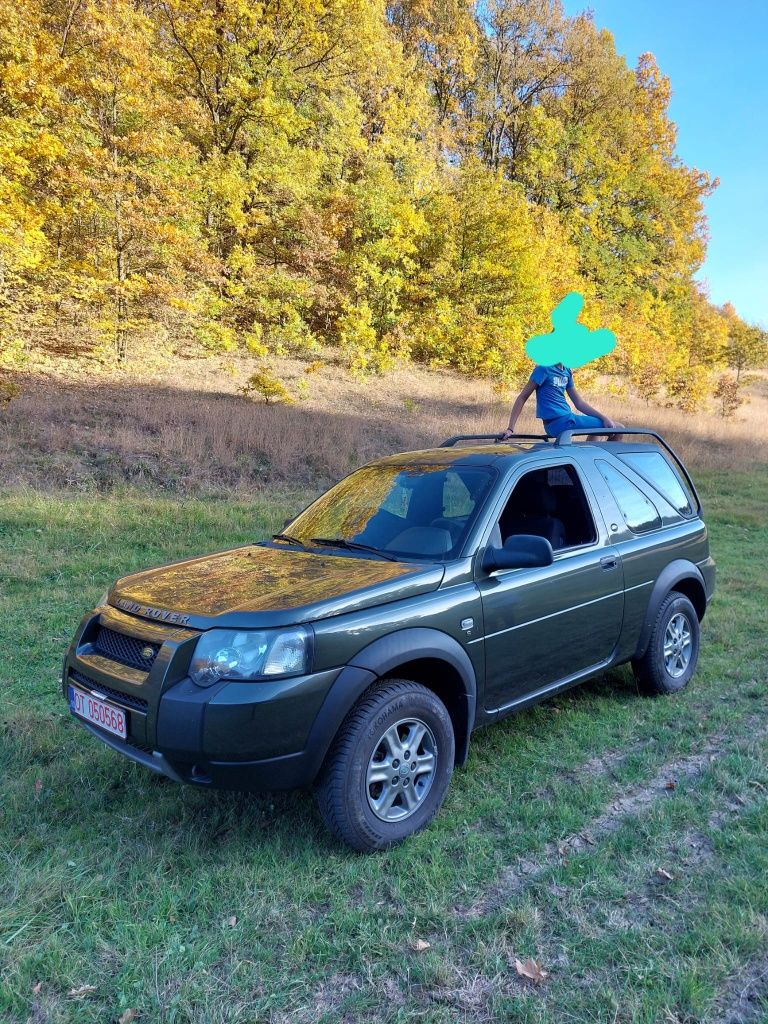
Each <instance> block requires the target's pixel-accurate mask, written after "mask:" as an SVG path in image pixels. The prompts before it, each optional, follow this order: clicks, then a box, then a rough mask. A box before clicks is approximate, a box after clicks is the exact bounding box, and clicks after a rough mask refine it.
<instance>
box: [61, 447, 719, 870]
mask: <svg viewBox="0 0 768 1024" xmlns="http://www.w3.org/2000/svg"><path fill="white" fill-rule="evenodd" d="M574 433H576V432H574V431H566V432H565V433H564V434H562V435H561V436H560V437H559V438H558V439H557V440H556V441H552V440H548V439H547V438H545V437H539V436H532V435H516V436H515V437H514V438H512V439H511V440H510V441H509V442H505V443H502V444H499V443H496V444H493V443H489V442H492V441H494V440H495V439H494V438H493V437H492V436H491V437H486V436H480V437H478V436H470V437H465V436H462V437H457V438H451V439H450V440H449V441H446V442H445V443H444V444H443V445H442V446H441V447H440V448H436V449H430V450H428V451H420V452H409V453H406V454H402V455H393V456H391V457H389V458H386V459H381V460H380V461H378V462H374V463H371V464H370V465H368V466H364V467H363V468H362V469H358V470H357V471H356V472H354V473H352V474H350V475H349V476H348V477H346V478H345V479H344V480H342V481H341V482H340V483H338V484H337V485H336V486H335V487H332V488H331V489H330V490H329V491H327V492H326V493H325V494H323V495H322V496H321V497H319V498H318V499H317V500H316V501H314V502H313V503H312V504H311V505H309V507H308V508H306V509H305V510H304V511H303V512H302V513H301V514H300V515H298V516H297V517H296V518H295V519H294V520H293V521H292V522H291V523H290V525H288V524H286V526H285V527H284V532H282V533H279V534H276V535H275V536H273V537H272V538H271V539H270V540H268V541H264V542H262V543H260V544H249V545H246V546H245V547H239V548H235V549H233V550H229V551H223V552H221V553H219V554H214V555H205V556H203V557H200V558H193V559H189V560H186V561H183V562H177V563H175V564H173V565H166V566H162V567H160V568H157V569H149V570H147V571H145V572H139V573H136V574H134V575H132V576H126V577H124V578H123V579H121V580H118V582H117V583H116V584H115V585H114V587H113V588H112V589H111V591H110V592H109V594H108V595H107V594H105V595H104V599H103V601H102V602H101V603H100V604H99V606H98V607H97V608H96V609H94V610H93V611H92V612H89V613H88V614H87V615H86V616H85V617H84V619H83V620H82V622H81V623H80V627H79V629H78V630H77V633H76V635H75V638H74V640H73V641H72V644H71V646H70V648H69V650H68V652H67V655H66V658H65V662H64V677H63V689H64V694H65V696H66V697H67V699H68V701H69V706H70V709H71V711H72V713H73V715H75V716H76V717H77V719H78V720H79V721H80V722H81V724H82V725H83V726H84V727H85V728H86V729H88V730H89V731H90V732H91V733H93V735H94V736H96V737H98V738H99V739H100V740H101V741H102V742H104V743H106V744H107V745H108V746H110V747H112V748H113V749H114V750H117V751H119V752H120V753H121V754H123V755H124V756H126V757H128V758H130V759H131V760H133V761H137V762H138V763H139V764H143V765H145V766H146V767H147V768H149V769H151V770H152V771H154V772H158V773H161V774H163V775H166V776H168V777H169V778H171V779H174V780H176V781H177V782H186V783H190V784H192V785H195V786H200V787H223V788H229V789H249V790H261V789H286V788H293V787H299V786H314V787H315V789H316V792H317V796H318V802H319V806H320V810H321V812H322V815H323V817H324V819H325V821H326V822H327V824H328V825H329V827H330V828H331V829H332V831H333V832H334V833H335V834H336V835H337V836H339V837H340V838H342V839H343V840H345V841H346V842H347V843H349V844H350V845H351V846H353V847H355V848H356V849H358V850H364V851H368V850H378V849H382V848H385V847H388V846H391V845H392V844H394V843H397V842H399V841H401V840H402V839H404V838H406V836H409V835H411V834H412V833H413V832H416V831H417V830H418V829H421V828H423V827H424V826H425V825H426V824H427V823H428V822H429V821H430V820H431V819H432V817H433V816H434V815H435V813H436V812H437V810H438V808H439V807H440V805H441V803H442V801H443V799H444V797H445V794H446V791H447V789H448V784H449V782H450V778H451V774H452V772H453V769H454V767H455V766H456V765H461V764H463V763H464V761H465V760H466V758H467V751H468V747H469V739H470V736H471V734H472V732H473V730H474V729H477V728H478V727H479V726H481V725H486V724H488V723H490V722H493V721H495V720H497V719H499V718H502V717H503V716H504V715H507V714H509V713H510V712H513V711H517V710H519V709H520V708H524V707H526V706H527V705H529V704H533V703H535V702H536V701H541V700H544V699H546V698H548V697H551V696H553V695H554V694H556V693H559V692H560V691H561V690H565V689H566V688H567V687H569V686H573V685H574V684H575V683H578V682H581V681H582V680H584V679H586V678H587V677H589V676H593V675H595V673H598V672H601V671H603V670H604V669H606V668H609V667H612V666H614V665H620V664H622V663H624V662H631V663H632V665H633V667H634V670H635V673H636V675H637V678H638V681H639V684H640V685H641V687H642V688H643V689H644V690H646V691H649V692H653V693H672V692H675V691H677V690H681V689H682V688H683V687H684V686H685V685H686V684H687V683H688V681H689V679H690V678H691V676H692V675H693V672H694V670H695V668H696V662H697V658H698V653H699V623H700V621H701V619H702V617H703V615H704V612H705V610H706V607H707V604H708V602H709V600H710V598H711V597H712V592H713V589H714V582H715V567H714V563H713V561H712V558H711V557H710V554H709V545H708V541H707V528H706V526H705V525H704V523H703V521H702V518H701V504H700V502H699V499H698V497H697V494H696V490H695V488H694V486H693V484H692V482H691V480H690V477H689V475H688V473H687V472H686V470H685V468H684V467H683V465H682V463H681V462H680V460H679V459H678V458H677V457H676V456H675V455H674V453H673V452H672V450H671V449H670V448H669V447H668V446H667V445H666V443H665V442H664V441H663V440H662V438H661V437H659V435H658V434H654V433H653V432H652V431H648V430H634V431H630V430H626V431H624V432H623V433H622V438H623V440H621V441H619V440H603V439H602V435H604V434H605V431H604V430H603V431H599V430H598V431H592V432H591V434H592V435H600V436H599V437H595V436H590V432H589V431H579V432H578V433H579V434H585V435H587V437H586V440H585V441H583V442H581V443H573V434H574ZM635 435H639V437H640V438H642V437H646V438H647V437H651V438H652V439H653V440H652V441H651V442H650V443H649V442H647V441H646V442H645V443H640V439H639V437H636V436H635ZM466 442H470V444H468V445H467V444H466Z"/></svg>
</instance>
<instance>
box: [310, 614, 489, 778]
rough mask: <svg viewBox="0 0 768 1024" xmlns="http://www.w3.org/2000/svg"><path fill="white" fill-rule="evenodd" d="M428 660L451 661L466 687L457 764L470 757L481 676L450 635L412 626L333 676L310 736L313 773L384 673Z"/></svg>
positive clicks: (366, 649)
mask: <svg viewBox="0 0 768 1024" xmlns="http://www.w3.org/2000/svg"><path fill="white" fill-rule="evenodd" d="M422 658H430V659H434V660H437V661H443V662H445V663H446V664H448V665H450V666H451V668H453V669H454V670H455V671H456V673H457V674H458V676H459V679H460V680H461V683H462V688H463V695H462V696H463V702H462V717H464V716H466V726H465V728H464V730H463V733H462V734H460V735H459V736H458V737H457V743H456V764H459V765H460V764H463V763H464V762H465V761H466V759H467V752H468V749H469V736H470V733H471V732H472V729H473V727H474V724H475V709H476V707H477V678H476V676H475V669H474V666H473V665H472V662H471V661H470V659H469V655H468V654H467V652H466V651H465V650H464V648H463V647H462V646H461V644H460V643H459V642H458V640H454V638H453V637H452V636H449V635H448V634H447V633H441V632H440V630H438V629H427V628H419V627H414V628H411V629H401V630H398V631H397V632H395V633H388V634H387V635H386V636H383V637H379V639H378V640H374V641H372V642H371V643H370V644H368V646H367V647H363V648H362V649H361V650H360V651H358V652H357V654H355V655H354V656H353V657H352V658H350V660H349V662H348V664H347V665H346V666H345V667H344V668H343V669H342V670H341V672H340V673H339V675H338V676H337V677H336V679H335V680H334V682H333V684H332V686H331V688H330V690H329V691H328V693H327V695H326V697H325V700H324V701H323V703H322V705H321V707H320V710H319V711H318V713H317V717H316V718H315V721H314V723H313V724H312V728H311V729H310V731H309V736H308V737H307V744H306V747H305V749H306V751H307V754H308V757H309V761H310V771H311V774H312V776H313V777H314V776H315V775H316V774H317V772H318V771H319V770H320V768H321V766H322V763H323V761H324V760H325V756H326V754H327V753H328V750H329V748H330V746H331V743H332V741H333V739H334V737H335V736H336V733H337V732H338V731H339V728H340V727H341V724H342V722H343V721H344V719H345V718H346V716H347V715H348V714H349V712H350V710H351V709H352V707H353V706H354V705H355V704H356V703H357V701H358V700H359V699H360V697H361V696H362V695H363V693H365V691H366V690H367V689H368V688H369V687H370V686H372V685H373V683H375V682H376V680H377V679H381V678H382V677H383V676H386V675H388V674H389V673H391V672H392V671H393V669H396V668H397V667H398V666H399V665H402V664H404V663H405V662H408V661H415V660H420V659H422Z"/></svg>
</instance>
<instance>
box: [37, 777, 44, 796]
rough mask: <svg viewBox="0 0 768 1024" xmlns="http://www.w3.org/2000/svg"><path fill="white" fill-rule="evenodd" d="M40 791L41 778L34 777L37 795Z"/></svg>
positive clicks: (41, 790) (41, 785)
mask: <svg viewBox="0 0 768 1024" xmlns="http://www.w3.org/2000/svg"><path fill="white" fill-rule="evenodd" d="M42 792H43V780H42V779H35V793H36V794H37V795H38V796H40V794H41V793H42Z"/></svg>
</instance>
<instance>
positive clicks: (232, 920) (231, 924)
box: [227, 914, 237, 928]
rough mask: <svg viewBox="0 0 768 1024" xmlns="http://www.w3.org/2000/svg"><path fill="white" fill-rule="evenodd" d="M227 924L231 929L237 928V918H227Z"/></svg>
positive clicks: (233, 916)
mask: <svg viewBox="0 0 768 1024" xmlns="http://www.w3.org/2000/svg"><path fill="white" fill-rule="evenodd" d="M227 924H228V925H229V927H230V928H234V927H235V925H236V924H237V917H236V916H235V914H233V915H232V916H231V917H228V918H227Z"/></svg>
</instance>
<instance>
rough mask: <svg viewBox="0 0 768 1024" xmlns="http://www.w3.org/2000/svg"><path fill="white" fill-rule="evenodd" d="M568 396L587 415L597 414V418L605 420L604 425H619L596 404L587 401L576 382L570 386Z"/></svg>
mask: <svg viewBox="0 0 768 1024" xmlns="http://www.w3.org/2000/svg"><path fill="white" fill-rule="evenodd" d="M568 397H569V398H570V400H571V401H572V402H573V404H574V406H575V407H576V408H577V409H578V410H579V412H583V413H584V415H585V416H596V417H597V419H599V420H602V421H603V426H604V427H617V426H618V425H619V424H618V423H616V422H615V421H614V420H612V419H611V417H610V416H606V415H605V414H604V413H602V412H599V411H598V410H597V409H595V408H594V406H592V405H590V404H589V402H585V401H584V399H583V398H582V397H581V395H580V394H579V392H578V391H577V390H576V386H575V385H574V384H570V385H569V386H568Z"/></svg>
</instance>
